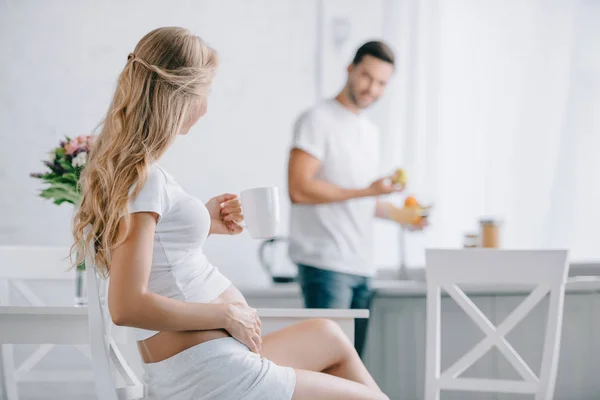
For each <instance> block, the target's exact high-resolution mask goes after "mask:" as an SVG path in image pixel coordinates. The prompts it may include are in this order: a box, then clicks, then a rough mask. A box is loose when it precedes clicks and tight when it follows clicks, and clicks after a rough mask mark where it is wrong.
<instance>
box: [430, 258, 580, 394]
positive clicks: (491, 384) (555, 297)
mask: <svg viewBox="0 0 600 400" xmlns="http://www.w3.org/2000/svg"><path fill="white" fill-rule="evenodd" d="M568 269H569V267H568V264H567V251H564V250H542V251H533V250H532V251H529V250H527V251H518V250H514V251H509V250H495V249H466V250H438V249H432V250H427V251H426V277H427V342H426V343H427V349H426V371H425V399H426V400H439V398H440V391H441V390H460V391H475V392H491V393H521V394H533V395H535V400H552V398H553V396H554V386H555V381H556V372H557V368H558V359H559V350H560V336H561V328H562V313H563V302H564V293H565V284H566V281H567V275H568ZM461 284H467V285H468V284H491V285H503V284H509V285H510V284H512V285H520V284H525V285H531V286H533V287H534V289H533V291H532V292H531V294H530V295H529V296H528V297H527V298H526V299H525V300H524V301H523V302H522V303H521V304H520V305H519V306H518V307H517V308H516V309H515V310H514V311H513V312H512V313H511V314H510V315H509V316H508V317H507V318H506V319H505V320H504V321H503V322H502V323H500V324H499V325H498V326H494V324H492V323H491V322H490V321H489V319H488V318H487V317H486V316H485V315H484V314H483V313H482V312H481V310H479V309H478V308H477V306H476V305H475V304H474V303H473V302H472V301H471V300H470V299H469V298H468V297H467V296H466V295H465V293H464V292H463V291H462V290H461V289H460V288H459V287H458V286H457V285H461ZM442 290H443V291H445V292H446V293H447V294H448V295H449V296H450V297H451V298H452V299H453V300H454V301H455V302H456V303H457V304H458V305H459V306H460V308H461V309H462V310H463V311H464V312H465V313H466V314H467V315H468V316H469V317H470V318H471V319H472V320H473V322H474V323H475V324H477V326H478V327H479V328H480V329H481V330H482V331H483V332H484V333H485V335H486V337H485V338H484V339H483V340H481V341H480V342H479V343H477V344H476V345H475V347H473V349H471V350H470V351H468V352H467V353H466V354H465V355H464V356H463V357H461V358H460V359H458V360H457V361H456V362H454V363H453V364H452V365H451V366H450V367H449V368H447V369H446V370H445V371H443V372H441V371H440V353H441V343H440V333H441V332H440V331H441V315H440V311H441V310H440V309H441V291H442ZM546 295H549V309H548V319H547V324H546V333H545V337H544V344H543V354H542V364H541V368H540V375H539V377H538V376H536V374H535V373H534V372H533V371H532V370H531V368H530V367H529V365H527V363H526V362H525V361H524V360H523V358H522V357H521V356H520V355H519V354H518V353H517V351H516V350H515V349H514V348H513V347H512V346H511V344H510V343H509V342H508V341H507V340H506V338H505V336H506V335H507V334H508V333H509V332H510V331H511V330H512V329H513V328H514V327H515V326H516V325H517V324H518V323H519V322H520V321H521V320H523V319H524V318H525V317H526V316H527V314H528V313H529V312H530V311H531V310H532V309H533V308H534V307H535V306H536V305H537V304H538V303H539V302H540V301H541V300H542V299H544V298H545V297H546ZM492 346H495V347H496V348H497V349H498V350H499V351H500V353H501V354H503V355H504V357H505V358H506V359H507V360H508V361H509V362H510V364H511V365H512V366H513V368H514V369H515V370H516V371H517V372H518V373H519V375H520V376H521V377H522V378H523V379H522V380H499V379H478V378H460V375H461V374H462V373H464V372H465V371H466V370H467V369H468V368H470V367H471V366H472V365H473V364H474V363H475V362H477V361H478V360H479V359H480V358H481V357H483V356H484V355H485V353H486V352H487V351H488V350H490V349H491V348H492Z"/></svg>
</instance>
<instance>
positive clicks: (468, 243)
mask: <svg viewBox="0 0 600 400" xmlns="http://www.w3.org/2000/svg"><path fill="white" fill-rule="evenodd" d="M463 247H464V248H465V249H472V248H476V247H479V235H478V234H477V233H472V232H469V233H465V236H464V237H463Z"/></svg>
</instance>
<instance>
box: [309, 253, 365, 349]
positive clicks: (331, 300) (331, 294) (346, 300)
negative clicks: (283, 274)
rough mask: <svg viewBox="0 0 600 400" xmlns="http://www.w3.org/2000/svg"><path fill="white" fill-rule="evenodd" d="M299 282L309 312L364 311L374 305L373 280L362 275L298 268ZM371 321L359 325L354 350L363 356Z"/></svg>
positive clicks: (359, 321) (361, 321) (356, 324)
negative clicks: (361, 309) (323, 310)
mask: <svg viewBox="0 0 600 400" xmlns="http://www.w3.org/2000/svg"><path fill="white" fill-rule="evenodd" d="M298 281H299V283H300V286H301V287H302V294H303V296H304V305H305V307H306V308H346V309H347V308H354V309H357V308H363V309H368V308H369V306H370V305H371V297H372V292H371V279H370V278H367V277H365V276H360V275H351V274H345V273H341V272H335V271H330V270H327V269H322V268H315V267H311V266H309V265H302V264H300V265H298ZM368 321H369V320H368V319H357V320H356V322H355V340H354V347H355V348H356V351H357V352H358V354H359V355H362V351H363V348H364V345H365V341H366V337H367V328H368Z"/></svg>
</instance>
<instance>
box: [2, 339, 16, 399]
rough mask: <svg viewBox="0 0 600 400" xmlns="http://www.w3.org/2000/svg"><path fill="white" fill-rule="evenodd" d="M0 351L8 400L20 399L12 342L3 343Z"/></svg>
mask: <svg viewBox="0 0 600 400" xmlns="http://www.w3.org/2000/svg"><path fill="white" fill-rule="evenodd" d="M0 351H1V352H2V375H3V381H4V390H5V392H6V400H19V392H18V389H17V381H16V380H15V358H14V355H13V346H12V345H11V344H3V345H2V349H1V350H0Z"/></svg>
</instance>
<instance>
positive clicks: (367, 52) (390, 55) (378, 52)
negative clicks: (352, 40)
mask: <svg viewBox="0 0 600 400" xmlns="http://www.w3.org/2000/svg"><path fill="white" fill-rule="evenodd" d="M365 56H372V57H375V58H377V59H379V60H381V61H385V62H388V63H390V64H392V65H394V52H393V51H392V49H391V48H390V47H389V46H388V45H387V44H385V43H383V42H380V41H376V40H374V41H371V42H367V43H365V44H363V45H362V46H360V47H359V48H358V50H357V51H356V55H355V56H354V60H352V64H354V65H358V64H360V62H361V61H362V59H363V58H364V57H365Z"/></svg>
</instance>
